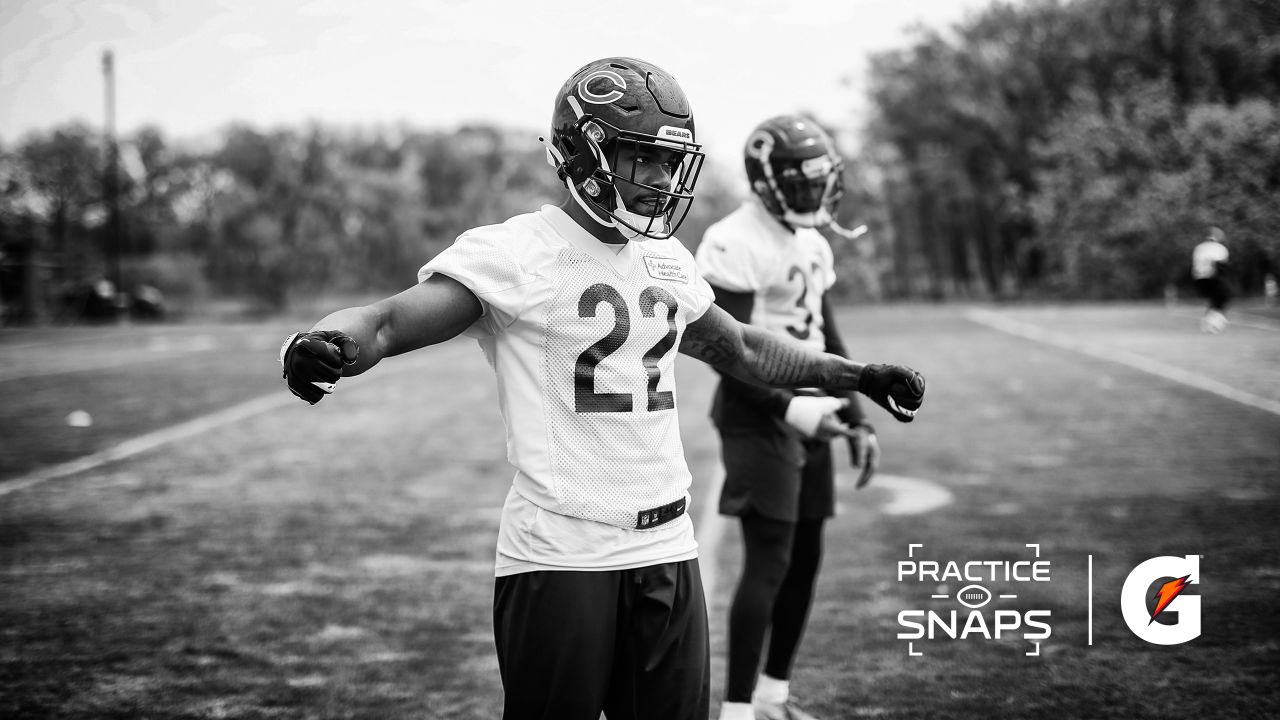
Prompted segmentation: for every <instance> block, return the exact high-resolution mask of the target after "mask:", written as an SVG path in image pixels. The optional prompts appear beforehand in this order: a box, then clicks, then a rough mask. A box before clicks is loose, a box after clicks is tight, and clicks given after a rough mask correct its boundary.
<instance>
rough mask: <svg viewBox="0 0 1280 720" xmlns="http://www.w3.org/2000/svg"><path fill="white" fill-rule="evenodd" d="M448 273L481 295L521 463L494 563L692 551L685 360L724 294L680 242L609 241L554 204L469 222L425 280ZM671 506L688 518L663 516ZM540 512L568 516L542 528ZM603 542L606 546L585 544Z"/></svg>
mask: <svg viewBox="0 0 1280 720" xmlns="http://www.w3.org/2000/svg"><path fill="white" fill-rule="evenodd" d="M437 272H438V273H442V274H444V275H448V276H450V277H452V278H454V279H456V280H458V281H459V282H461V283H462V284H463V285H465V286H466V287H467V288H469V289H470V290H471V291H472V292H473V293H474V294H475V296H476V297H477V298H479V299H480V301H481V303H482V305H483V308H484V314H483V316H482V317H481V318H480V319H479V320H477V321H476V323H475V324H474V325H472V327H471V328H469V329H468V330H467V334H468V335H471V336H472V337H475V338H477V340H478V341H479V343H480V346H481V348H482V349H483V350H484V354H485V357H486V358H487V359H488V361H489V364H490V366H491V367H492V368H493V370H494V373H495V375H496V377H497V382H498V400H499V403H500V408H501V411H502V416H503V419H504V421H505V423H506V427H507V459H508V460H509V461H510V462H511V464H512V465H514V466H515V467H516V469H517V471H518V472H517V474H516V477H515V480H514V482H513V490H514V492H513V493H512V495H511V496H509V497H508V501H507V507H506V508H504V513H503V523H504V528H503V529H502V530H500V532H499V548H498V550H499V568H498V573H499V574H500V575H501V574H505V573H504V569H506V570H511V569H512V568H515V569H514V570H511V571H520V570H525V569H535V568H537V567H547V566H550V567H575V568H585V569H606V568H610V569H612V568H616V567H619V566H620V565H625V564H633V565H635V564H648V563H650V562H665V561H669V560H671V559H673V557H672V555H673V553H674V554H676V555H681V556H682V557H681V558H680V559H685V558H687V557H691V556H695V555H696V552H695V550H696V543H694V542H693V538H692V524H691V523H690V521H689V517H688V512H687V510H688V502H689V495H688V490H689V484H690V475H689V469H688V467H687V465H686V464H685V459H684V447H683V445H682V444H681V442H680V426H679V419H678V416H677V413H676V385H675V377H674V371H675V355H676V352H677V350H678V348H679V344H680V338H681V336H682V335H683V333H684V329H685V326H686V325H688V323H690V322H692V321H694V320H696V319H697V318H699V317H701V316H702V314H703V313H704V312H706V310H707V308H708V307H709V306H710V305H711V302H712V299H713V298H712V292H711V288H710V287H709V286H708V285H707V283H706V281H705V280H703V279H702V277H701V276H700V275H699V274H698V272H697V268H696V264H695V263H694V260H693V257H692V256H691V255H690V253H689V251H688V250H686V249H685V248H684V246H683V245H681V244H680V242H679V241H678V240H676V239H674V238H672V239H668V240H646V241H643V242H629V243H626V244H625V245H622V246H612V245H608V244H606V243H602V242H600V241H598V240H596V239H595V238H594V237H593V236H591V234H590V233H588V232H587V231H586V230H584V229H583V228H581V227H579V226H578V224H577V223H576V222H574V221H573V220H572V219H571V218H570V217H569V216H568V215H566V214H565V213H564V211H562V210H561V209H560V208H557V207H554V206H551V205H545V206H543V207H542V209H541V210H540V211H538V212H535V213H529V214H525V215H519V216H516V217H514V218H512V219H510V220H508V221H507V222H505V223H502V224H501V225H490V226H486V227H481V228H477V229H475V230H470V231H468V232H466V233H464V234H463V235H461V236H460V237H459V238H458V239H457V241H455V243H454V244H453V245H452V246H451V247H449V248H448V249H446V250H445V251H444V252H442V253H440V255H438V256H437V257H435V258H434V259H432V260H431V261H430V262H428V263H427V264H426V265H425V266H424V267H423V268H422V270H420V271H419V274H418V277H419V280H420V281H421V280H424V279H426V277H427V276H429V275H431V274H432V273H437ZM530 505H531V506H533V507H530ZM660 508H666V510H664V511H662V512H661V513H658V514H655V513H654V511H655V510H658V509H660ZM672 508H678V509H679V510H680V511H683V513H684V514H683V515H680V516H678V517H677V518H676V519H675V520H674V521H670V522H665V520H666V519H667V517H668V515H667V514H665V513H671V510H672ZM537 509H542V510H545V511H550V512H551V513H554V514H556V515H558V516H564V517H563V518H561V519H558V520H555V522H552V523H547V522H542V523H541V525H537V527H535V520H536V519H537V515H538V513H537V512H536V510H537ZM543 520H544V521H545V520H547V519H546V518H544V519H543ZM584 521H585V523H584ZM519 523H526V524H527V525H528V527H515V525H516V524H519ZM601 524H603V526H601ZM592 526H595V527H592ZM604 526H607V527H604ZM539 528H540V529H539ZM530 532H533V533H538V532H542V533H544V534H549V535H552V536H554V537H543V538H540V539H530V538H529V537H527V536H528V534H529V533H530ZM646 536H649V537H646ZM657 536H661V537H664V538H668V540H667V542H666V543H665V547H657V546H661V545H663V544H664V543H663V542H662V541H660V540H659V539H658V537H657ZM592 537H596V538H609V539H608V541H607V543H606V544H607V545H608V546H607V547H601V546H599V545H598V544H596V545H595V546H590V545H588V546H583V543H582V540H583V539H584V538H592ZM534 540H538V541H534ZM549 547H550V548H552V550H551V551H549V552H548V548H549ZM557 548H558V549H557ZM654 555H658V557H655V556H654ZM504 556H506V562H505V564H504Z"/></svg>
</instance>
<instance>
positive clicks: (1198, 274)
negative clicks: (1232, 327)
mask: <svg viewBox="0 0 1280 720" xmlns="http://www.w3.org/2000/svg"><path fill="white" fill-rule="evenodd" d="M1226 240H1227V236H1226V233H1224V232H1222V230H1221V228H1216V227H1211V228H1209V232H1208V236H1207V237H1206V238H1205V239H1204V242H1201V243H1200V244H1199V245H1196V247H1195V250H1193V251H1192V252H1191V277H1192V279H1193V280H1194V281H1195V285H1196V290H1197V291H1198V292H1199V293H1200V296H1201V297H1203V298H1204V299H1205V300H1206V301H1207V302H1208V307H1206V308H1205V311H1204V315H1203V316H1201V318H1200V331H1201V332H1207V333H1214V334H1217V333H1220V332H1222V331H1223V330H1225V329H1226V327H1227V315H1226V311H1227V303H1228V302H1229V301H1230V300H1231V293H1230V290H1229V289H1228V288H1227V281H1226V277H1225V275H1226V270H1227V258H1228V257H1230V255H1231V253H1229V252H1228V251H1227V246H1226V244H1225V243H1226Z"/></svg>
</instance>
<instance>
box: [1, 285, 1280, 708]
mask: <svg viewBox="0 0 1280 720" xmlns="http://www.w3.org/2000/svg"><path fill="white" fill-rule="evenodd" d="M991 312H994V313H996V316H997V318H999V319H1002V320H1003V321H1012V322H1013V323H1017V324H1018V325H1017V327H1022V328H1031V329H1033V330H1034V331H1035V332H1039V333H1042V334H1043V337H1041V339H1039V340H1037V339H1029V338H1028V337H1025V336H1022V335H1015V334H1010V332H1005V331H1002V330H999V329H996V328H995V327H992V324H991V321H990V313H991ZM984 313H985V314H984ZM1268 315H1270V316H1268ZM1236 317H1237V319H1239V320H1242V321H1245V323H1247V324H1245V323H1237V324H1235V325H1233V326H1232V327H1231V328H1230V329H1229V330H1228V331H1227V332H1226V333H1224V334H1223V335H1220V336H1212V337H1211V336H1205V335H1201V334H1200V333H1198V332H1197V330H1196V313H1195V310H1194V308H1192V307H1191V306H1189V305H1188V306H1184V307H1182V308H1175V309H1169V308H1166V307H1164V306H1162V305H1154V304H1152V305H1137V304H1130V305H1105V306H1104V305H1094V306H1074V307H1026V308H985V309H977V311H976V312H975V309H974V308H964V307H945V306H943V307H939V306H902V307H875V308H848V309H846V310H845V311H844V313H843V315H842V322H841V325H842V327H843V330H844V332H845V337H846V339H848V340H849V341H850V344H851V346H853V347H854V348H856V350H855V354H856V356H858V357H860V358H863V359H874V360H887V361H893V362H899V363H905V364H909V365H912V366H913V367H915V368H916V369H918V370H920V371H922V372H923V373H924V374H925V375H926V377H927V378H928V381H929V395H928V398H927V401H926V404H925V408H924V411H923V412H922V414H921V416H920V418H919V419H918V420H917V421H916V422H915V423H913V424H910V425H899V424H896V423H893V422H892V420H890V419H889V418H888V417H887V415H885V414H883V413H879V411H876V410H872V412H873V413H878V416H877V417H876V420H877V427H878V428H879V430H880V438H881V443H882V446H883V448H884V460H883V465H882V468H881V473H882V478H881V480H882V482H873V483H872V485H871V486H870V487H868V488H867V489H864V490H861V491H856V492H855V491H854V490H853V488H852V480H853V473H852V471H851V470H842V472H841V477H840V496H839V497H840V504H841V512H840V516H839V517H838V518H836V519H835V520H833V521H832V522H831V523H830V525H829V526H828V533H827V541H828V544H827V555H826V561H825V566H824V571H823V575H822V577H821V579H820V584H819V588H818V599H817V605H816V607H815V608H814V611H813V615H812V618H811V620H810V626H809V627H810V629H809V634H808V637H807V638H806V641H805V645H804V648H803V649H802V655H801V657H800V659H799V661H798V667H797V669H796V672H795V677H794V680H793V691H794V692H795V694H796V695H797V696H798V697H800V698H801V699H802V700H803V702H804V707H805V708H806V709H808V710H809V711H810V712H813V713H814V714H816V715H818V716H819V717H822V718H828V719H829V718H851V717H877V718H924V717H928V718H1045V717H1047V718H1161V719H1166V718H1177V717H1192V718H1274V717H1280V619H1277V613H1276V609H1277V602H1278V601H1277V598H1280V530H1277V521H1276V518H1277V517H1280V493H1278V492H1277V483H1280V414H1277V413H1276V412H1274V411H1272V410H1269V409H1267V408H1268V405H1267V403H1280V319H1278V318H1277V317H1275V313H1274V312H1271V313H1268V311H1267V309H1265V308H1253V309H1252V314H1250V315H1244V314H1237V316H1236ZM288 329H290V325H289V324H287V323H274V324H271V323H267V324H253V325H202V326H188V327H175V326H154V327H153V326H145V327H144V326H133V327H120V328H57V329H46V330H40V331H35V330H5V331H2V332H0V393H2V396H3V397H4V403H2V404H0V443H2V445H0V633H2V635H0V717H3V718H14V719H17V718H45V717H58V718H85V719H89V718H95V719H96V718H273V717H279V718H370V719H372V718H495V717H498V716H499V715H500V708H501V688H500V684H499V681H498V674H497V663H496V660H495V658H494V651H493V642H492V635H491V620H490V603H491V598H492V563H493V546H494V538H495V530H496V527H497V520H498V512H499V507H500V504H501V501H502V498H503V496H504V495H505V493H506V489H507V487H508V484H509V482H510V476H511V470H510V469H509V467H508V466H507V464H506V462H505V459H504V458H505V447H504V440H503V434H502V429H501V424H500V419H499V416H498V413H497V408H496V402H495V397H496V393H495V390H494V383H493V380H492V377H491V374H490V372H489V370H488V368H487V366H485V364H484V362H483V360H482V358H481V355H480V352H479V350H478V349H477V348H476V347H475V345H474V344H473V343H471V342H470V341H465V340H460V341H454V342H451V343H448V344H446V345H444V346H440V347H437V348H432V349H430V350H427V351H424V352H419V353H415V354H412V355H409V356H406V357H402V358H395V359H392V360H390V361H387V363H385V365H383V366H380V367H379V368H378V369H377V370H375V371H374V372H372V373H370V374H368V375H366V376H362V377H359V378H352V379H350V380H344V381H343V383H342V385H341V386H340V389H339V392H338V393H337V394H335V395H334V396H333V397H331V398H328V399H326V400H325V401H324V402H323V403H321V404H320V405H318V406H316V407H314V408H312V407H308V406H307V405H305V404H304V403H301V402H299V401H297V400H294V399H293V398H292V397H291V396H289V395H288V393H287V391H286V390H285V389H284V386H283V383H282V382H281V380H280V376H279V369H278V365H277V364H276V363H275V354H276V350H277V348H278V343H279V342H280V340H281V339H282V338H283V336H284V335H285V333H286V331H287V330H288ZM1035 332H1033V333H1032V334H1033V335H1034V334H1035ZM1055 339H1056V340H1058V341H1061V342H1058V343H1057V344H1054V342H1052V341H1053V340H1055ZM1077 346H1078V347H1077ZM1072 348H1075V349H1072ZM1080 348H1084V350H1083V351H1082V350H1080ZM1112 354H1114V356H1115V358H1117V360H1114V361H1113V360H1111V359H1108V357H1110V355H1112ZM1133 358H1139V359H1141V360H1143V361H1144V362H1146V361H1150V362H1151V363H1154V367H1156V368H1157V369H1159V368H1165V369H1170V368H1171V369H1172V371H1171V372H1172V373H1173V375H1172V376H1169V375H1168V374H1166V376H1160V375H1158V374H1153V373H1152V371H1149V370H1143V369H1140V368H1139V367H1137V366H1135V365H1134V364H1133V363H1132V362H1131V363H1128V364H1126V363H1125V362H1121V361H1120V360H1122V359H1129V360H1133ZM681 362H682V365H681V369H680V372H681V378H680V388H679V402H680V408H681V413H682V417H681V420H682V427H683V432H684V437H685V445H686V454H687V456H688V458H689V461H690V465H691V467H692V469H693V471H694V476H695V480H694V482H695V487H694V504H693V507H692V512H693V514H694V518H695V521H696V522H697V524H698V531H699V538H700V541H701V542H702V545H703V564H704V568H705V570H706V572H707V581H708V585H709V588H710V589H711V595H710V604H711V608H710V609H711V623H712V634H713V641H714V655H713V673H714V675H713V692H714V693H715V694H716V696H717V697H718V695H719V693H720V691H721V688H722V687H723V667H724V663H723V652H724V639H723V638H724V624H725V623H724V618H725V612H726V603H727V600H728V596H729V593H730V592H731V591H732V587H733V583H734V581H735V579H736V575H737V565H738V562H739V554H738V547H737V544H738V537H737V529H736V526H735V525H733V524H732V523H729V522H725V521H723V520H722V519H720V518H718V517H716V516H715V515H714V514H713V513H712V512H710V509H712V508H714V498H715V495H714V492H715V486H716V484H717V482H718V479H719V478H718V475H717V473H718V465H717V453H718V445H717V440H716V437H715V434H714V433H713V432H712V430H711V428H710V425H709V423H708V421H707V419H706V410H707V407H708V403H709V395H710V392H711V390H712V388H713V385H714V383H713V375H712V374H711V373H710V372H709V371H708V370H707V369H706V368H704V367H702V366H700V365H697V364H696V363H693V362H691V361H686V359H684V358H682V359H681ZM1139 364H1141V363H1139ZM1144 367H1145V366H1144ZM1178 373H1182V375H1179V374H1178ZM1188 377H1201V378H1205V379H1207V380H1209V381H1213V382H1217V383H1220V384H1223V385H1225V386H1227V387H1229V388H1230V389H1233V390H1235V391H1240V392H1242V393H1245V394H1247V395H1248V396H1249V397H1252V398H1256V399H1257V400H1259V401H1261V402H1260V403H1254V404H1247V403H1246V402H1242V401H1241V400H1240V399H1239V398H1236V399H1232V398H1230V397H1224V396H1223V395H1221V394H1215V393H1214V392H1211V391H1210V390H1207V389H1204V388H1202V387H1193V386H1191V385H1188V384H1187V383H1186V382H1185V380H1186V379H1187V378H1188ZM1177 378H1182V380H1179V379H1177ZM75 410H84V411H86V412H88V413H89V415H90V416H91V417H92V419H93V424H92V425H91V426H90V427H70V426H68V425H67V423H66V418H67V416H68V414H69V413H71V412H72V411H75ZM846 457H847V456H846V454H845V452H844V451H843V450H842V449H840V450H837V458H838V461H839V462H841V463H843V464H847V462H846ZM85 458H88V459H87V460H84V461H83V462H79V464H68V463H75V462H77V461H78V460H83V459H85ZM902 478H909V479H913V480H916V481H920V483H916V484H915V485H914V486H915V487H929V486H937V487H936V488H935V490H945V491H947V492H948V493H949V494H950V497H951V498H952V502H950V503H949V504H946V505H943V506H941V507H935V508H933V509H931V510H928V511H926V512H908V513H906V514H895V513H891V512H889V510H892V509H893V508H896V507H901V506H902V505H901V504H902V502H904V501H905V502H906V503H907V504H908V505H909V504H910V501H911V500H912V498H911V497H905V498H904V497H901V493H902V490H901V488H903V487H909V486H911V485H908V484H906V483H907V481H902V480H901V479H902ZM924 483H927V484H928V485H924ZM909 544H921V545H922V546H923V547H922V548H919V549H916V550H914V552H915V557H917V558H928V559H934V560H939V561H944V562H945V561H946V560H956V561H961V562H963V561H966V560H1005V559H1008V560H1016V559H1025V558H1028V557H1030V556H1031V555H1032V551H1031V550H1030V549H1029V548H1027V547H1026V546H1027V544H1038V545H1039V548H1040V552H1041V558H1042V559H1046V560H1049V561H1050V562H1051V565H1052V580H1051V582H1048V583H1043V584H1035V586H1034V587H1027V586H1019V587H1017V588H1016V593H1017V594H1018V598H1017V599H1016V600H1002V601H1000V604H999V607H1001V608H1021V609H1028V608H1039V609H1047V610H1049V611H1050V612H1051V619H1050V621H1049V624H1050V625H1051V626H1052V635H1051V637H1049V638H1048V639H1047V640H1044V641H1043V642H1042V643H1041V644H1040V647H1039V654H1038V655H1036V656H1028V655H1027V652H1029V651H1030V650H1031V648H1032V645H1031V643H1029V642H1027V641H1024V640H1022V639H1020V635H1017V636H1014V637H1005V638H1004V639H1000V640H985V639H982V638H981V637H970V638H968V639H965V640H949V639H936V640H921V641H915V642H914V643H913V644H912V646H911V648H910V649H909V648H908V644H907V642H906V641H905V640H901V639H898V637H897V635H898V633H899V632H901V631H903V630H904V628H903V627H902V626H900V625H899V623H898V619H897V618H898V613H899V612H900V611H902V610H906V609H936V610H938V611H939V612H944V611H946V610H950V609H955V608H957V607H958V606H957V605H956V604H955V603H954V602H953V601H946V600H936V599H930V594H931V593H937V592H954V591H955V590H956V589H957V587H956V584H955V583H952V584H951V586H950V587H949V588H939V587H937V586H936V585H935V584H932V583H925V584H921V583H912V582H899V581H898V578H897V576H896V574H895V571H896V568H897V563H898V561H900V560H904V559H906V558H907V553H908V545H909ZM1160 555H1175V556H1184V555H1201V556H1203V557H1202V560H1201V561H1200V562H1201V570H1202V573H1203V578H1202V579H1201V582H1200V584H1199V585H1196V586H1193V587H1192V590H1189V591H1188V592H1189V593H1190V592H1198V593H1199V594H1200V596H1201V597H1202V603H1203V608H1202V617H1203V632H1202V635H1201V636H1200V637H1199V638H1197V639H1195V640H1193V641H1191V642H1188V643H1186V644H1182V645H1173V646H1160V645H1153V644H1149V643H1147V642H1145V641H1143V640H1141V639H1139V638H1138V637H1136V636H1135V635H1134V633H1132V632H1131V631H1130V630H1129V629H1128V627H1127V626H1126V624H1125V623H1124V621H1123V619H1122V618H1121V613H1120V601H1119V597H1120V588H1121V585H1122V584H1123V582H1124V579H1125V577H1126V576H1127V575H1128V573H1129V571H1130V570H1131V569H1133V568H1134V567H1135V566H1136V565H1137V564H1138V563H1140V562H1142V561H1143V560H1146V559H1147V558H1151V557H1155V556H1160ZM1090 557H1092V567H1093V572H1092V578H1091V581H1092V595H1091V599H1092V623H1091V624H1090V617H1089V606H1090V602H1089V601H1090V593H1089V586H1090V577H1089V574H1088V572H1087V569H1088V567H1089V565H1088V563H1089V559H1090ZM985 585H986V586H987V587H989V588H991V589H992V590H994V591H997V592H1013V591H1015V590H1011V589H1010V588H1008V587H1006V586H1004V585H1003V584H1001V583H985ZM992 607H994V606H992ZM990 610H991V608H990V607H989V608H987V610H986V611H987V612H988V617H990ZM1090 634H1091V635H1092V642H1093V644H1092V645H1089V644H1088V641H1089V637H1090ZM910 652H918V653H920V655H918V656H917V655H912V654H909V653H910ZM716 704H717V703H714V702H713V709H714V707H715V705H716Z"/></svg>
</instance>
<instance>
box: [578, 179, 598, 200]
mask: <svg viewBox="0 0 1280 720" xmlns="http://www.w3.org/2000/svg"><path fill="white" fill-rule="evenodd" d="M582 189H583V190H586V191H587V194H588V195H590V196H591V197H600V183H597V182H596V181H595V178H587V180H586V182H584V183H582Z"/></svg>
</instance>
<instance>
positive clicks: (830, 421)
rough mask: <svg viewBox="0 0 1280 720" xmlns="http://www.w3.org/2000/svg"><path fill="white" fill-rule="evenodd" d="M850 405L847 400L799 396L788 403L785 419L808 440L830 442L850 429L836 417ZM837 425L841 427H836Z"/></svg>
mask: <svg viewBox="0 0 1280 720" xmlns="http://www.w3.org/2000/svg"><path fill="white" fill-rule="evenodd" d="M848 404H849V401H848V400H846V399H845V398H835V397H826V396H814V395H797V396H795V397H793V398H791V401H790V402H789V403H787V412H786V414H785V415H784V416H783V418H784V419H785V420H786V421H787V424H788V425H790V426H791V427H793V428H795V429H796V430H799V431H800V434H802V435H804V436H805V437H807V438H817V439H819V440H830V439H831V438H833V437H835V436H836V435H843V434H844V432H843V431H847V430H848V429H849V428H848V427H847V426H846V425H845V424H844V423H843V422H841V421H840V419H839V418H837V417H836V416H835V414H836V413H837V412H839V411H840V410H842V409H844V407H845V405H848ZM836 425H838V426H839V427H838V428H837V427H835V426H836ZM819 433H822V434H819Z"/></svg>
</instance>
